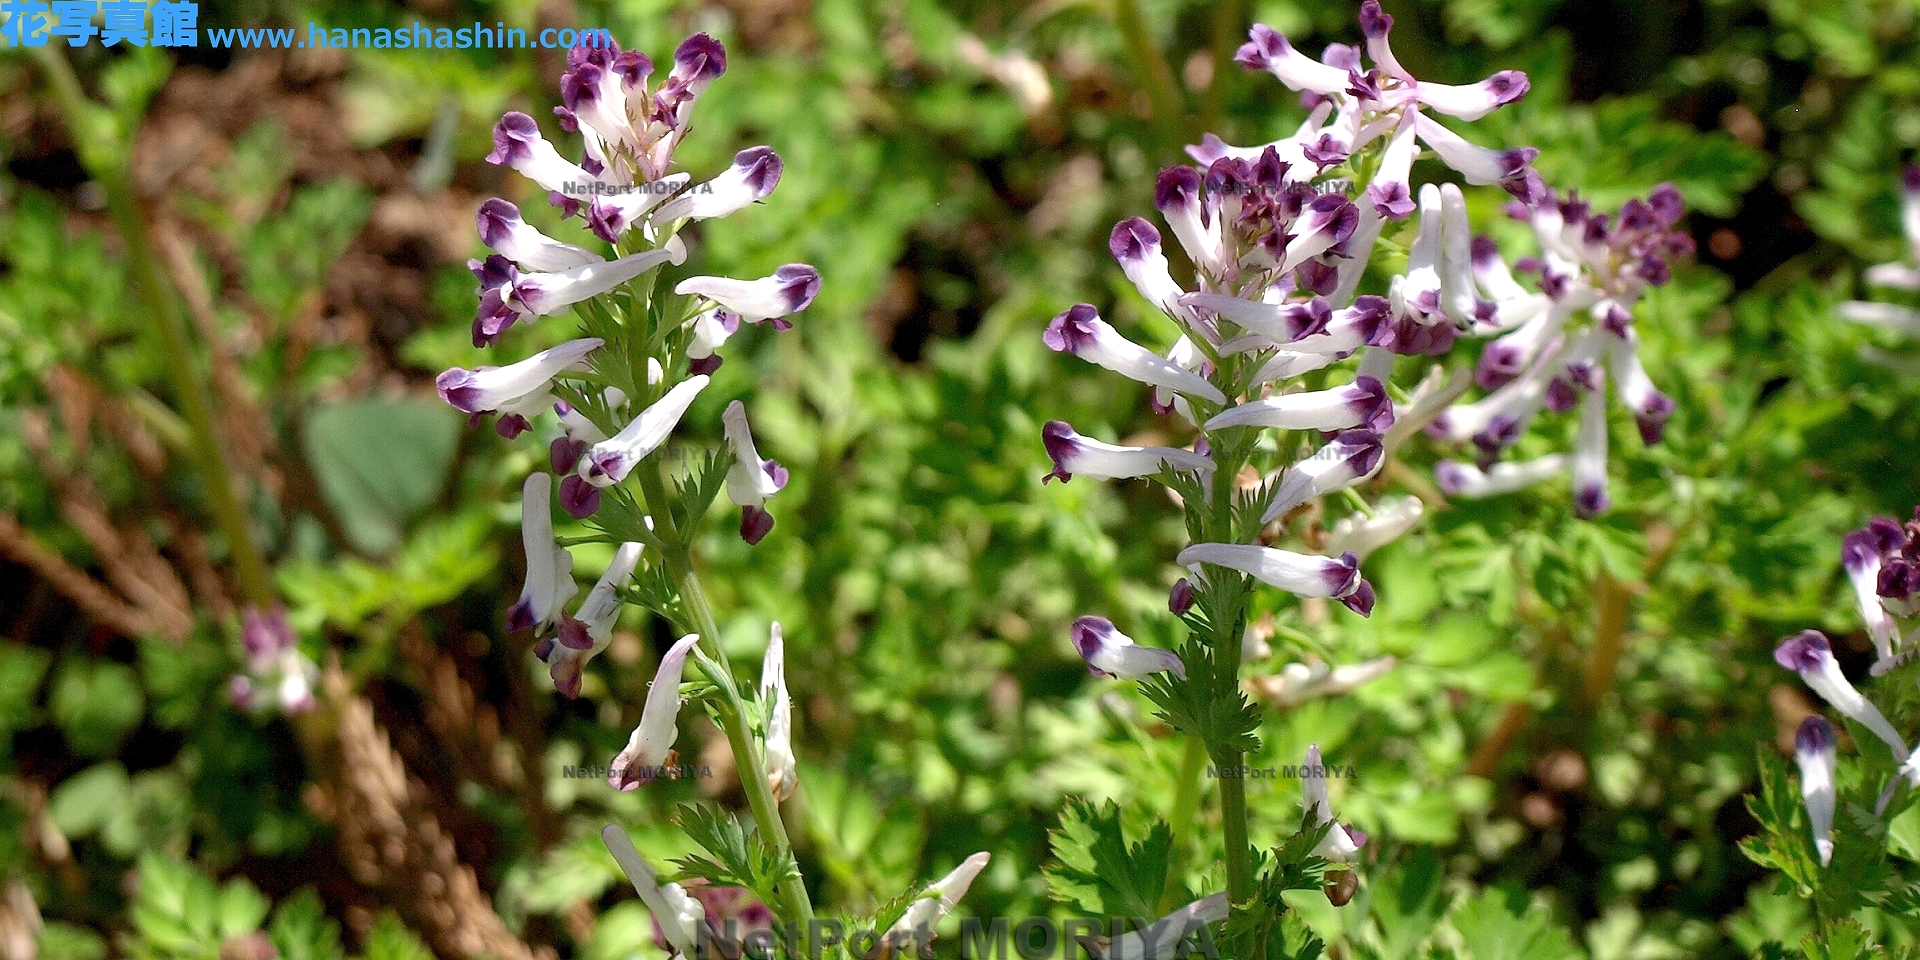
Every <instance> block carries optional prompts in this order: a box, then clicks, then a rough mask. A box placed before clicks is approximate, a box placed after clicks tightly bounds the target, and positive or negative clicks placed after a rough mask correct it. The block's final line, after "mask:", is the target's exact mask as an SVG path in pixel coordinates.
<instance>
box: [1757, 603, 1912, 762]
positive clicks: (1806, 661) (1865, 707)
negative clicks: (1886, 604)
mask: <svg viewBox="0 0 1920 960" xmlns="http://www.w3.org/2000/svg"><path fill="white" fill-rule="evenodd" d="M1773 659H1774V662H1775V663H1778V664H1780V665H1781V666H1783V667H1785V668H1787V669H1788V670H1792V671H1794V672H1795V673H1798V674H1799V675H1800V679H1801V681H1802V682H1804V683H1806V685H1807V686H1808V687H1810V688H1812V690H1813V692H1814V693H1817V694H1819V695H1820V699H1822V700H1825V701H1827V703H1828V704H1829V705H1831V706H1832V707H1833V708H1834V709H1835V710H1838V711H1840V712H1841V713H1842V714H1844V715H1845V716H1846V717H1847V718H1848V719H1850V720H1852V721H1853V722H1855V723H1858V724H1860V725H1861V726H1863V727H1866V728H1867V729H1868V730H1871V731H1873V733H1874V735H1875V736H1877V737H1879V738H1880V739H1881V740H1884V741H1886V744H1887V746H1888V747H1889V748H1891V749H1892V750H1893V761H1894V762H1895V763H1898V764H1905V763H1906V762H1907V757H1908V752H1907V742H1906V741H1905V740H1904V739H1902V738H1901V736H1900V734H1898V733H1896V732H1895V731H1894V729H1893V724H1890V723H1888V722H1887V718H1886V716H1885V715H1883V714H1881V712H1880V708H1879V707H1876V706H1874V704H1873V701H1871V700H1868V699H1867V698H1866V697H1865V696H1864V695H1862V694H1861V693H1860V691H1858V690H1856V689H1854V687H1853V683H1852V681H1850V680H1848V679H1847V675H1846V674H1844V673H1841V672H1840V662H1839V661H1837V660H1835V659H1834V658H1833V647H1832V645H1831V644H1829V643H1828V642H1827V635H1826V634H1824V633H1821V632H1820V631H1818V630H1804V631H1801V632H1800V633H1799V634H1798V635H1797V636H1794V637H1793V638H1791V639H1789V640H1787V641H1786V642H1784V643H1782V644H1780V646H1779V647H1778V648H1776V649H1775V650H1774V651H1773ZM1903 772H1904V771H1903Z"/></svg>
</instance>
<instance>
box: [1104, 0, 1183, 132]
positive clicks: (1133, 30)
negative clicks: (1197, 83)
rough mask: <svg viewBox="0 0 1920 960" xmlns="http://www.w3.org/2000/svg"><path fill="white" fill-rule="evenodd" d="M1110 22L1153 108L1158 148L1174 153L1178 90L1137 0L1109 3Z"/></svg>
mask: <svg viewBox="0 0 1920 960" xmlns="http://www.w3.org/2000/svg"><path fill="white" fill-rule="evenodd" d="M1113 20H1114V25H1115V26H1116V27H1118V28H1119V29H1120V39H1121V40H1122V42H1124V43H1125V44H1126V47H1127V58H1128V59H1130V60H1132V61H1133V64H1134V69H1135V71H1136V73H1138V75H1139V80H1140V85H1141V86H1143V87H1145V88H1147V100H1148V102H1150V103H1151V104H1153V125H1154V128H1155V129H1156V130H1157V131H1158V133H1159V137H1160V141H1161V142H1160V144H1159V146H1160V147H1161V148H1162V149H1174V148H1175V146H1176V145H1177V144H1178V143H1179V142H1180V141H1181V139H1182V136H1181V132H1180V126H1181V119H1182V117H1183V116H1184V115H1185V112H1186V111H1185V109H1184V108H1183V107H1182V106H1181V102H1180V90H1179V88H1178V87H1176V86H1174V82H1173V70H1172V68H1170V67H1168V66H1167V58H1166V57H1164V56H1162V55H1161V53H1160V48H1159V46H1158V45H1156V44H1155V43H1154V42H1153V33H1152V31H1150V30H1148V29H1147V17H1146V13H1145V12H1144V11H1142V10H1141V9H1140V0H1113Z"/></svg>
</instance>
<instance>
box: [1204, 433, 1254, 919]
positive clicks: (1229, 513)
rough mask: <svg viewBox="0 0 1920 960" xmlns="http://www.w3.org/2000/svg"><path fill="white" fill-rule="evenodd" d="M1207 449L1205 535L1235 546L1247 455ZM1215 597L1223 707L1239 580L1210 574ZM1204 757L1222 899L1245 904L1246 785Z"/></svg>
mask: <svg viewBox="0 0 1920 960" xmlns="http://www.w3.org/2000/svg"><path fill="white" fill-rule="evenodd" d="M1207 439H1208V444H1209V446H1211V447H1212V448H1213V449H1214V451H1215V454H1216V457H1217V458H1218V459H1217V461H1216V463H1217V466H1216V467H1215V469H1214V476H1213V491H1212V502H1211V503H1210V504H1209V507H1210V509H1209V513H1208V517H1207V532H1208V534H1209V536H1211V537H1212V538H1213V540H1214V542H1216V543H1239V542H1241V539H1240V538H1239V537H1238V536H1237V534H1236V531H1235V530H1234V523H1233V505H1234V499H1235V497H1236V496H1237V493H1236V490H1235V485H1236V484H1237V483H1238V481H1239V477H1240V469H1241V466H1242V465H1243V464H1245V462H1246V456H1247V454H1248V453H1249V452H1250V451H1249V450H1248V449H1247V448H1246V446H1245V445H1244V444H1242V443H1240V442H1238V441H1239V438H1238V437H1234V438H1232V439H1228V438H1225V437H1218V436H1209V437H1208V438H1207ZM1212 587H1213V589H1214V590H1217V591H1219V592H1220V601H1219V602H1218V603H1217V604H1216V605H1215V608H1214V611H1213V615H1212V618H1211V623H1210V626H1211V628H1212V633H1213V636H1212V638H1211V640H1212V646H1213V659H1214V677H1215V680H1216V684H1215V688H1214V690H1213V696H1214V698H1215V699H1216V700H1217V701H1218V702H1220V703H1226V702H1228V701H1230V700H1231V699H1233V698H1236V697H1238V696H1240V653H1241V642H1240V634H1241V631H1242V630H1244V629H1245V628H1244V626H1243V621H1245V619H1246V600H1247V591H1246V582H1245V578H1243V577H1240V576H1237V575H1235V576H1222V575H1219V574H1216V575H1215V582H1214V583H1213V585H1212ZM1207 747H1208V752H1209V753H1211V754H1212V756H1213V762H1214V764H1215V765H1216V766H1217V767H1219V768H1220V777H1219V780H1220V822H1221V829H1222V831H1223V832H1224V833H1225V834H1226V836H1225V840H1226V858H1227V898H1228V899H1229V900H1231V901H1232V902H1234V903H1245V902H1247V901H1249V900H1251V899H1252V898H1253V890H1254V878H1253V847H1252V846H1251V845H1250V844H1249V843H1248V842H1247V786H1246V781H1245V780H1243V779H1241V778H1240V776H1239V773H1240V768H1241V767H1242V766H1243V765H1244V762H1245V759H1246V757H1245V755H1244V754H1242V753H1241V752H1240V750H1239V749H1238V748H1236V747H1234V746H1232V745H1229V744H1221V743H1210V744H1208V745H1207Z"/></svg>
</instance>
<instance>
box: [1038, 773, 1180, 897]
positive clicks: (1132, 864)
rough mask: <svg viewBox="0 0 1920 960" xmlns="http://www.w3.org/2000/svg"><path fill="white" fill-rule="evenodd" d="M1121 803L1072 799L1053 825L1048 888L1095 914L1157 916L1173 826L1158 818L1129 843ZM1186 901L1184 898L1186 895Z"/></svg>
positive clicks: (1054, 893) (1171, 850)
mask: <svg viewBox="0 0 1920 960" xmlns="http://www.w3.org/2000/svg"><path fill="white" fill-rule="evenodd" d="M1120 817H1121V811H1120V807H1119V806H1118V805H1117V804H1115V803H1114V802H1113V801H1111V800H1109V801H1107V802H1106V803H1105V804H1103V805H1101V806H1097V807H1096V806H1095V805H1094V804H1093V803H1092V802H1091V801H1088V800H1083V799H1078V798H1076V799H1073V800H1070V801H1068V802H1067V807H1066V809H1065V810H1064V811H1062V812H1061V815H1060V825H1059V826H1058V827H1056V828H1055V829H1054V831H1053V855H1054V858H1055V859H1056V860H1057V861H1058V862H1057V863H1055V864H1054V865H1052V866H1050V867H1048V868H1047V888H1048V890H1050V891H1051V892H1052V893H1053V895H1054V896H1055V897H1057V898H1059V899H1061V900H1064V901H1066V902H1068V903H1071V904H1074V905H1075V906H1077V907H1079V908H1080V909H1081V910H1083V911H1085V912H1086V914H1085V915H1087V916H1091V917H1108V918H1110V917H1124V918H1134V917H1157V916H1159V915H1160V913H1161V912H1162V911H1161V910H1160V903H1161V900H1162V897H1161V893H1162V891H1163V888H1164V887H1165V886H1166V883H1167V867H1168V861H1169V858H1170V856H1171V854H1172V852H1173V831H1172V830H1171V829H1169V828H1168V826H1167V824H1166V823H1164V822H1155V823H1154V824H1153V825H1152V826H1151V827H1149V828H1148V830H1147V835H1146V837H1145V839H1142V840H1140V841H1138V842H1136V843H1128V842H1127V839H1126V836H1125V834H1124V833H1123V832H1122V830H1121V827H1120ZM1182 902H1184V901H1182Z"/></svg>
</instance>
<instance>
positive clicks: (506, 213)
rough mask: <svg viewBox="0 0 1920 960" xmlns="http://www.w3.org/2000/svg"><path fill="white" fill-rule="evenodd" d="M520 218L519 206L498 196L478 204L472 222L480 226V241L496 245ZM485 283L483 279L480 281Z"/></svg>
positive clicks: (488, 244)
mask: <svg viewBox="0 0 1920 960" xmlns="http://www.w3.org/2000/svg"><path fill="white" fill-rule="evenodd" d="M519 220H520V208H519V207H516V206H514V205H513V204H511V203H508V202H507V201H505V200H502V199H500V198H499V197H494V198H493V199H491V200H488V201H487V202H486V203H483V204H481V205H480V210H479V212H478V213H476V214H474V222H475V224H476V225H477V226H478V227H479V228H480V242H481V243H484V244H486V245H487V246H489V247H491V246H496V245H498V244H499V243H500V242H501V241H502V240H505V239H506V237H507V234H508V232H509V231H511V230H512V229H513V224H515V223H518V222H519ZM481 282H482V283H485V282H486V281H485V280H482V281H481Z"/></svg>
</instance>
